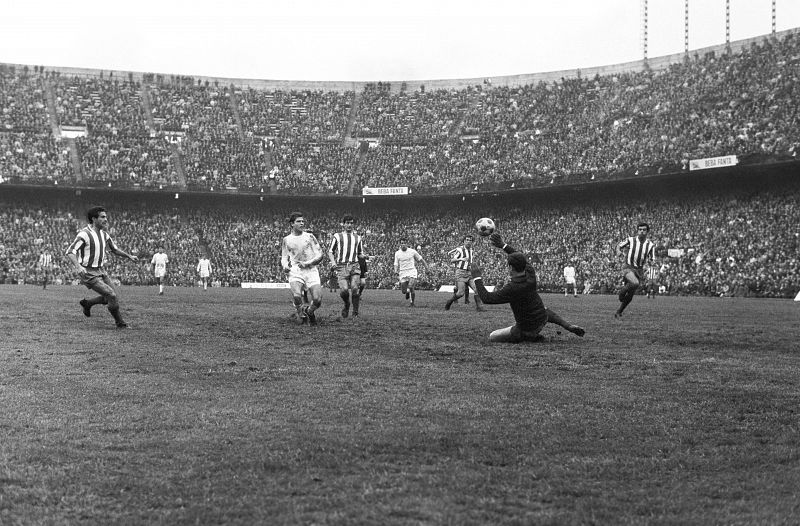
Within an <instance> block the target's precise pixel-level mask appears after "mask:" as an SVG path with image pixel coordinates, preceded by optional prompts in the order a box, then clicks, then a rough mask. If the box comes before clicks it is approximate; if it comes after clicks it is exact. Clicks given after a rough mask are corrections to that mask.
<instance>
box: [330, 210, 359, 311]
mask: <svg viewBox="0 0 800 526" xmlns="http://www.w3.org/2000/svg"><path fill="white" fill-rule="evenodd" d="M354 224H355V218H354V217H353V216H352V215H350V214H347V215H345V216H344V217H343V218H342V227H343V228H344V230H342V231H341V232H338V233H336V234H333V236H332V239H331V245H330V247H329V248H328V257H329V258H330V260H331V264H333V266H334V267H335V268H336V279H337V281H338V282H339V296H340V297H341V298H342V302H343V303H344V307H343V308H342V318H347V316H348V314H349V312H350V304H351V300H352V305H353V316H358V307H359V304H360V303H361V290H360V287H359V285H360V284H361V266H360V265H359V263H358V258H359V257H361V256H366V254H365V253H364V243H363V240H362V239H361V236H359V235H358V234H357V233H356V232H355V231H354V230H353V226H354Z"/></svg>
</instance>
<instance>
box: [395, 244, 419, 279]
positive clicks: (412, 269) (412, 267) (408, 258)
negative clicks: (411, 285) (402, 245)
mask: <svg viewBox="0 0 800 526" xmlns="http://www.w3.org/2000/svg"><path fill="white" fill-rule="evenodd" d="M417 261H422V256H420V255H419V252H417V251H416V250H414V249H413V248H407V249H405V250H398V251H397V252H395V253H394V269H395V271H396V272H397V273H398V274H399V275H400V277H401V278H406V277H409V278H416V277H417Z"/></svg>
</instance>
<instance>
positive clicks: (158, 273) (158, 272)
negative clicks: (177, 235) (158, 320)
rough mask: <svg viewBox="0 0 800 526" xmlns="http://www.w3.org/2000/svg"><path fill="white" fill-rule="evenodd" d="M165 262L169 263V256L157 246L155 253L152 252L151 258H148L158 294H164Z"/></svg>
mask: <svg viewBox="0 0 800 526" xmlns="http://www.w3.org/2000/svg"><path fill="white" fill-rule="evenodd" d="M167 263H169V258H168V257H167V255H166V254H165V253H164V249H163V248H161V247H158V249H157V250H156V253H155V254H153V259H151V260H150V264H151V265H152V266H153V273H154V275H155V277H156V281H158V295H159V296H163V295H164V276H166V275H167Z"/></svg>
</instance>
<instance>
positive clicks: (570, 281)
mask: <svg viewBox="0 0 800 526" xmlns="http://www.w3.org/2000/svg"><path fill="white" fill-rule="evenodd" d="M564 281H566V282H567V284H566V285H565V286H564V296H566V295H567V291H568V290H569V288H570V286H571V287H572V297H573V298H577V297H578V286H577V284H576V283H575V267H573V266H572V263H567V265H566V266H565V267H564Z"/></svg>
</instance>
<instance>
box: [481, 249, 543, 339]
mask: <svg viewBox="0 0 800 526" xmlns="http://www.w3.org/2000/svg"><path fill="white" fill-rule="evenodd" d="M503 250H505V251H506V253H508V254H511V253H512V252H517V250H516V249H514V248H513V247H511V246H509V245H506V246H505V248H503ZM475 287H476V288H477V291H478V295H479V296H480V297H481V299H482V300H483V302H484V303H487V304H497V303H508V304H510V306H511V311H512V312H513V313H514V320H515V321H516V322H517V326H518V327H519V328H520V329H521V330H523V331H538V330H539V329H541V327H542V325H543V324H544V323H547V311H546V310H545V307H544V302H543V301H542V298H541V297H539V292H538V291H537V290H536V271H535V270H534V269H533V267H532V266H531V264H530V263H528V266H527V267H525V275H524V276H515V277H513V278H511V281H510V282H509V283H506V285H505V286H504V287H503V288H502V289H500V290H495V291H494V292H489V291H488V290H486V287H484V286H483V280H482V279H476V280H475Z"/></svg>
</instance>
